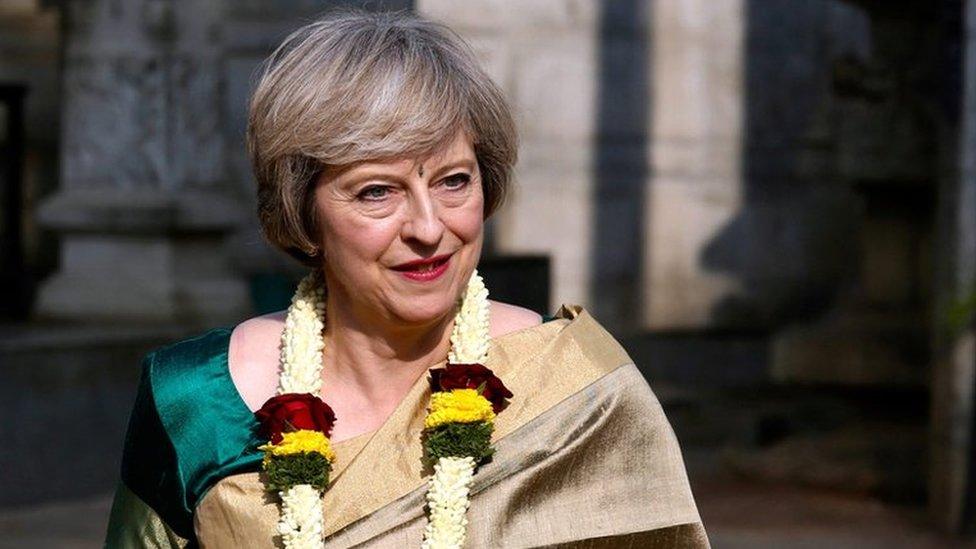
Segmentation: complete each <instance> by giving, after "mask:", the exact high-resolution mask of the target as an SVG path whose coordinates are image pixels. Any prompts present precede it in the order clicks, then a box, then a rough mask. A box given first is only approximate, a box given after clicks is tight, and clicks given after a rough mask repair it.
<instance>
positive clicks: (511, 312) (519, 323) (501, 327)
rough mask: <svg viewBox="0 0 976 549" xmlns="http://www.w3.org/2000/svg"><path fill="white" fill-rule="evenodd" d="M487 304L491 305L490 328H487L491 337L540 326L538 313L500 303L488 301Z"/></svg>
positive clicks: (540, 320) (540, 318)
mask: <svg viewBox="0 0 976 549" xmlns="http://www.w3.org/2000/svg"><path fill="white" fill-rule="evenodd" d="M489 303H490V304H491V309H490V315H491V327H490V328H489V331H490V333H491V337H498V336H503V335H505V334H507V333H510V332H515V331H518V330H522V329H525V328H531V327H532V326H538V325H539V324H542V317H541V316H540V315H539V313H537V312H535V311H531V310H529V309H526V308H525V307H519V306H518V305H511V304H509V303H502V302H501V301H489Z"/></svg>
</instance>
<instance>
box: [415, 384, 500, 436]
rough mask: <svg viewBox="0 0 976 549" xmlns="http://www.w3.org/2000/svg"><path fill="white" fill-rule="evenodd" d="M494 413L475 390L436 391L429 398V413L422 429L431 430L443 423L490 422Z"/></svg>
mask: <svg viewBox="0 0 976 549" xmlns="http://www.w3.org/2000/svg"><path fill="white" fill-rule="evenodd" d="M494 420H495V412H493V411H492V409H491V402H490V401H489V400H488V399H487V398H485V397H483V396H481V395H479V394H478V391H476V390H475V389H454V390H453V391H438V392H436V393H434V394H433V395H431V397H430V411H429V412H428V413H427V419H425V420H424V427H426V428H428V429H433V428H434V427H438V426H440V425H444V424H445V423H474V422H476V421H486V422H491V421H494Z"/></svg>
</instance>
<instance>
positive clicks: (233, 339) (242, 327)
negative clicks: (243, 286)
mask: <svg viewBox="0 0 976 549" xmlns="http://www.w3.org/2000/svg"><path fill="white" fill-rule="evenodd" d="M285 313H286V312H285V311H278V312H275V313H269V314H266V315H262V316H257V317H254V318H250V319H248V320H245V321H244V322H241V323H240V324H238V325H237V326H235V327H234V331H233V332H231V335H230V345H229V349H228V356H227V364H228V367H229V369H230V375H231V379H233V381H234V385H235V386H236V387H237V390H238V392H239V393H240V394H241V397H242V398H243V399H244V401H245V402H246V403H247V404H248V406H249V407H250V408H251V409H252V410H253V409H257V408H259V407H260V406H261V404H263V403H264V401H265V400H267V399H268V398H269V397H270V396H273V394H274V390H275V387H277V384H278V356H279V344H280V341H281V332H282V331H284V329H285Z"/></svg>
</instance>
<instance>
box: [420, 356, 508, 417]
mask: <svg viewBox="0 0 976 549" xmlns="http://www.w3.org/2000/svg"><path fill="white" fill-rule="evenodd" d="M430 388H431V390H433V391H450V390H451V389H478V388H481V396H483V397H485V398H487V399H488V400H489V401H490V402H491V407H492V409H493V410H494V411H495V413H496V414H497V413H498V412H501V411H502V409H503V408H504V407H505V399H507V398H511V397H512V392H511V391H509V390H508V388H507V387H505V384H504V383H502V380H500V379H498V376H496V375H495V374H494V372H492V371H491V370H489V369H488V368H486V367H484V366H482V365H481V364H448V365H447V367H446V368H437V369H435V370H431V371H430Z"/></svg>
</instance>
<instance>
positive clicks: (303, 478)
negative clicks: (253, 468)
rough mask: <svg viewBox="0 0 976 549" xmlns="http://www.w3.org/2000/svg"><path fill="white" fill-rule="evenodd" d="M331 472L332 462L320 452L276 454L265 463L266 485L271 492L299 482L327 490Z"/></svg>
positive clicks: (285, 488) (280, 490)
mask: <svg viewBox="0 0 976 549" xmlns="http://www.w3.org/2000/svg"><path fill="white" fill-rule="evenodd" d="M331 472H332V463H330V462H329V460H328V459H326V457H325V456H323V455H322V454H320V453H318V452H301V453H297V454H290V455H287V456H275V457H274V458H273V459H270V460H267V461H266V462H265V464H264V473H265V475H267V481H266V482H265V486H266V487H267V489H268V491H269V492H283V491H286V490H288V489H289V488H291V487H293V486H296V485H298V484H310V485H312V486H313V487H314V488H316V489H318V490H325V488H326V486H328V485H329V473H331Z"/></svg>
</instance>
